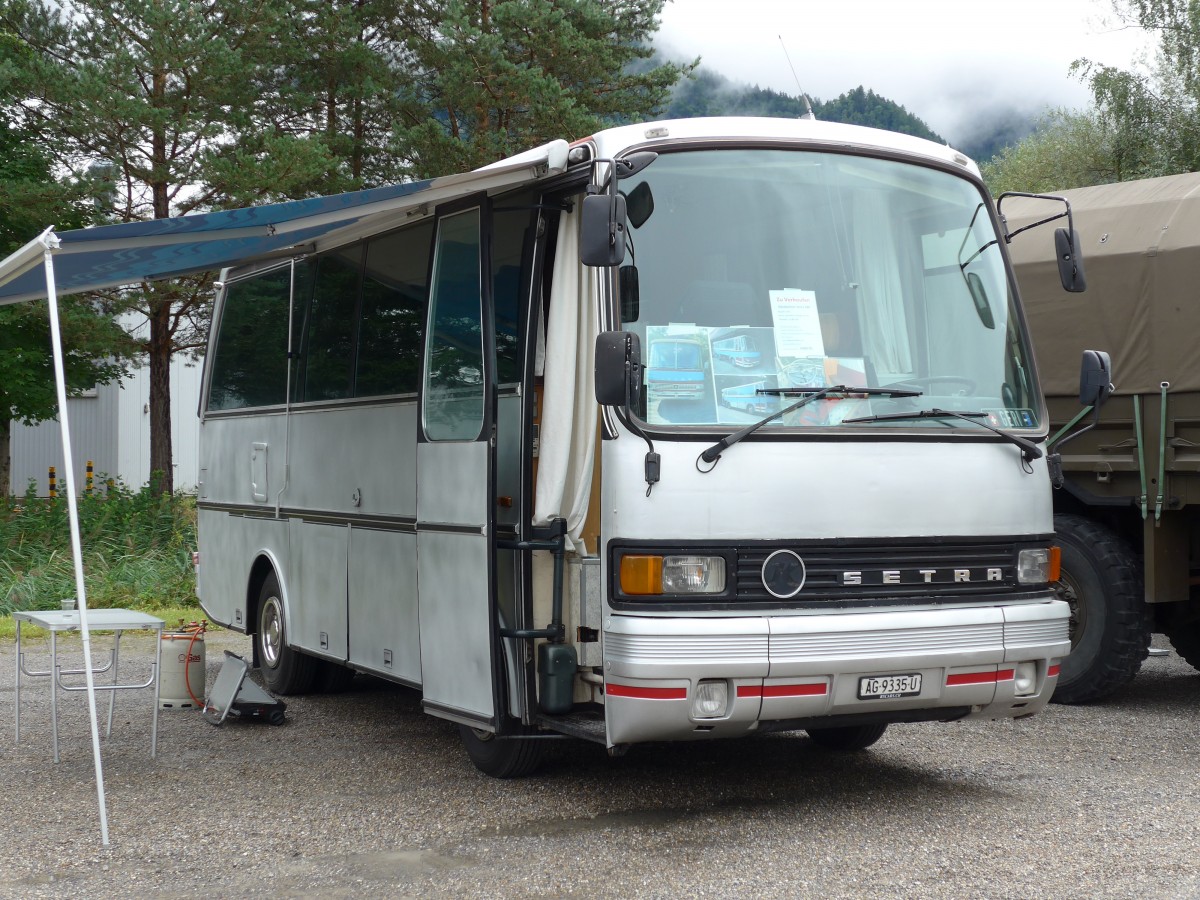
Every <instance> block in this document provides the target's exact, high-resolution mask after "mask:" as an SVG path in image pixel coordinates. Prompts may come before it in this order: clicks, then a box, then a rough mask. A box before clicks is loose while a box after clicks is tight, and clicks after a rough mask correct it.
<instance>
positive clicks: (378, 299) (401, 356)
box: [354, 222, 433, 397]
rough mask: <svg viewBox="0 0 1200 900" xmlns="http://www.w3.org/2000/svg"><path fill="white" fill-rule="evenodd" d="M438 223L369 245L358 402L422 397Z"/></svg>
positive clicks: (357, 392)
mask: <svg viewBox="0 0 1200 900" xmlns="http://www.w3.org/2000/svg"><path fill="white" fill-rule="evenodd" d="M432 240H433V222H428V223H424V224H422V225H418V226H417V227H415V228H410V229H407V230H406V231H401V232H397V233H395V234H389V235H386V236H385V237H381V238H377V239H375V240H373V241H371V242H370V243H369V244H368V245H367V266H366V273H365V275H364V276H363V288H362V323H361V325H360V326H359V344H358V371H357V375H356V378H355V387H354V394H355V396H356V397H370V396H378V395H380V394H407V393H416V391H417V389H418V388H419V387H420V385H421V352H422V350H423V349H424V345H425V301H426V297H427V291H428V278H429V248H430V244H431V242H432Z"/></svg>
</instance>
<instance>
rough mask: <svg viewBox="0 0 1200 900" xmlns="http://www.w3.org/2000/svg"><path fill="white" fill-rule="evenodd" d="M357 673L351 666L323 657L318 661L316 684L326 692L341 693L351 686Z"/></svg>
mask: <svg viewBox="0 0 1200 900" xmlns="http://www.w3.org/2000/svg"><path fill="white" fill-rule="evenodd" d="M356 674H357V673H356V672H355V671H354V670H353V669H351V668H350V667H349V666H343V665H342V664H341V663H335V662H334V661H333V660H329V659H323V660H320V661H319V662H318V663H317V677H316V680H315V686H316V688H317V689H318V690H319V691H321V692H322V693H324V694H340V693H342V692H344V691H346V690H347V689H348V688H349V687H350V683H351V682H352V681H354V676H355V675H356Z"/></svg>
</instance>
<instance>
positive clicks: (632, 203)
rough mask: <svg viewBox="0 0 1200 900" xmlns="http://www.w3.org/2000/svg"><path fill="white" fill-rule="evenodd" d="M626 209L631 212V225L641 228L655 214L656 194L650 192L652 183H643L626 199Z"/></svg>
mask: <svg viewBox="0 0 1200 900" xmlns="http://www.w3.org/2000/svg"><path fill="white" fill-rule="evenodd" d="M625 207H626V209H628V210H629V224H630V225H632V226H633V227H634V228H641V227H642V226H643V225H645V224H646V220H647V219H649V218H650V216H651V214H652V213H653V212H654V194H653V193H652V192H651V191H650V182H648V181H643V182H642V183H641V184H639V185H638V186H637V187H635V188H634V189H633V190H632V191H630V192H629V195H628V196H627V197H626V198H625Z"/></svg>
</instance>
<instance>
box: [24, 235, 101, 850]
mask: <svg viewBox="0 0 1200 900" xmlns="http://www.w3.org/2000/svg"><path fill="white" fill-rule="evenodd" d="M40 240H41V242H42V244H43V245H44V246H45V248H46V249H45V264H46V303H47V305H48V306H49V307H50V344H51V347H52V349H53V351H54V384H55V387H56V388H57V391H58V422H59V427H60V430H61V432H62V447H63V469H64V472H63V481H64V486H65V487H66V491H67V509H68V511H69V513H70V522H71V555H72V557H73V559H74V561H75V599H76V603H77V604H78V606H79V628H80V631H81V632H82V634H83V661H84V665H83V671H84V676H85V678H86V681H87V698H88V716H89V717H90V719H91V723H92V757H93V759H94V760H95V765H96V797H97V799H98V801H99V803H100V843H101V844H103V845H104V846H105V847H107V846H108V809H107V806H106V804H105V801H104V766H103V764H102V763H101V761H100V725H99V723H98V721H97V719H96V683H95V680H94V679H93V677H92V637H91V632H90V630H89V629H88V618H87V593H86V591H85V590H84V586H83V547H82V543H81V541H80V539H79V505H78V502H77V497H76V494H75V461H74V459H73V458H72V456H71V424H70V422H69V421H68V416H67V376H66V369H65V368H64V366H63V351H62V331H61V328H60V326H59V321H58V297H57V296H56V294H55V289H54V251H55V250H57V249H58V247H59V241H58V237H57V235H55V234H54V233H53V231H52V229H49V228H47V229H46V230H45V231H44V232H42V235H41V237H40ZM52 677H53V678H54V680H55V683H54V684H52V685H51V686H50V689H51V690H54V691H57V690H58V674H57V673H53V674H52Z"/></svg>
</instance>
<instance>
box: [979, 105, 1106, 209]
mask: <svg viewBox="0 0 1200 900" xmlns="http://www.w3.org/2000/svg"><path fill="white" fill-rule="evenodd" d="M1116 141H1117V135H1116V134H1115V132H1114V127H1113V123H1112V122H1111V121H1110V119H1109V118H1108V117H1107V116H1103V115H1101V114H1099V113H1097V112H1095V111H1091V112H1074V111H1071V110H1067V109H1055V110H1051V111H1049V112H1047V113H1046V114H1045V115H1044V116H1043V117H1042V118H1041V119H1040V120H1039V121H1038V124H1037V126H1036V128H1035V130H1034V132H1033V134H1032V135H1030V136H1029V137H1027V138H1026V139H1025V140H1023V141H1021V142H1020V143H1018V144H1015V145H1013V146H1009V147H1005V148H1004V149H1003V150H1002V151H1001V152H1000V153H998V154H997V155H996V156H995V157H993V158H992V159H991V160H989V161H988V162H985V163H982V164H981V165H980V167H979V168H980V171H981V172H982V174H983V180H984V181H985V182H986V183H987V185H988V188H989V189H990V190H991V192H992V194H993V196H998V195H999V194H1001V193H1002V192H1004V191H1031V192H1035V193H1044V192H1047V191H1058V190H1069V189H1070V188H1076V187H1088V186H1090V185H1094V184H1105V183H1107V182H1110V181H1120V180H1121V179H1122V174H1123V173H1122V170H1121V167H1120V158H1119V154H1118V153H1116V152H1115V151H1114V144H1115V143H1116Z"/></svg>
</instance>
